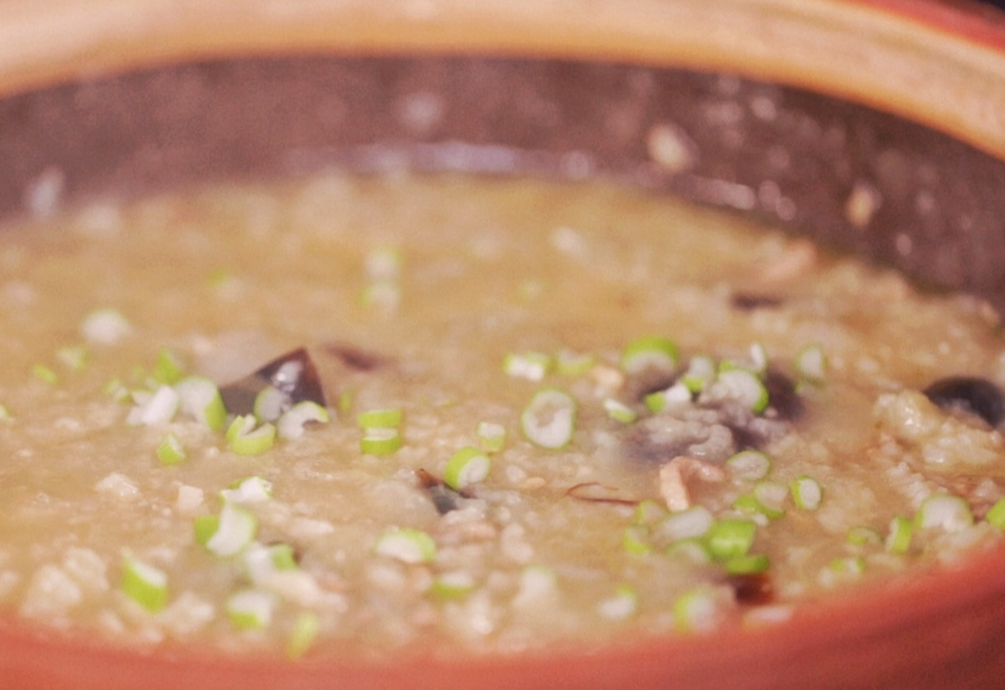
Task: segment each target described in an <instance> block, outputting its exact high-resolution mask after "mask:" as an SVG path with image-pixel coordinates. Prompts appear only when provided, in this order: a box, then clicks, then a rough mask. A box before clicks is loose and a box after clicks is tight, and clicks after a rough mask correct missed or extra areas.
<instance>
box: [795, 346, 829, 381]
mask: <svg viewBox="0 0 1005 690" xmlns="http://www.w3.org/2000/svg"><path fill="white" fill-rule="evenodd" d="M795 369H796V372H797V373H798V374H799V376H800V377H801V378H803V379H804V380H806V381H810V382H811V383H822V382H823V381H824V380H825V379H826V378H827V357H826V356H825V355H824V351H823V348H822V347H820V345H817V344H816V343H814V344H811V345H805V346H803V347H802V349H800V350H799V352H797V353H796V359H795Z"/></svg>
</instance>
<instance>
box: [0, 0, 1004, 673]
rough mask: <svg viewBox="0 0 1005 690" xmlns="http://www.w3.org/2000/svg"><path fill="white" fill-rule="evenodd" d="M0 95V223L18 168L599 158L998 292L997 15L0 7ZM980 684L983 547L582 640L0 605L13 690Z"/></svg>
mask: <svg viewBox="0 0 1005 690" xmlns="http://www.w3.org/2000/svg"><path fill="white" fill-rule="evenodd" d="M0 95H2V99H0V123H2V126H0V160H2V161H3V162H4V166H3V170H2V171H0V212H2V213H5V214H7V215H12V214H17V213H20V212H23V211H24V210H25V207H26V205H27V206H28V207H30V206H31V205H32V204H33V203H37V200H38V194H37V191H38V189H39V188H40V187H39V186H40V185H49V186H50V187H49V188H50V189H54V190H56V191H57V192H59V195H58V196H59V198H60V199H63V200H73V199H76V198H81V197H86V196H88V195H92V194H96V193H106V192H109V191H111V192H116V193H120V194H124V195H129V194H137V193H142V192H143V191H147V190H151V189H155V188H157V187H163V186H169V185H175V184H179V183H186V184H190V183H193V182H200V181H206V180H211V179H214V178H220V177H234V176H247V175H256V176H257V175H272V174H295V173H300V172H308V171H310V170H312V169H316V168H319V167H321V166H326V165H331V164H338V165H342V166H345V167H348V168H350V169H359V170H373V169H379V168H381V167H382V166H385V165H387V164H388V161H394V163H395V164H400V163H401V162H402V161H404V162H406V163H407V164H408V165H410V166H412V167H415V168H419V169H462V170H467V171H471V172H473V173H477V172H492V173H495V174H536V175H546V176H552V177H581V176H584V175H601V176H610V177H616V178H621V179H627V180H630V181H631V182H633V183H634V184H639V185H645V186H649V187H652V188H657V189H665V190H667V191H669V192H672V193H676V194H681V195H684V196H687V197H690V198H693V199H696V200H698V201H701V202H704V203H709V204H714V205H719V206H723V207H726V208H730V209H733V210H737V211H740V212H743V213H747V214H753V215H757V216H761V217H764V218H767V219H769V220H771V221H772V222H775V223H781V224H783V225H786V226H788V227H790V228H792V230H793V231H794V232H802V233H806V234H808V235H810V236H813V237H815V238H817V239H820V240H821V241H823V242H826V243H829V244H832V245H836V246H839V247H842V248H845V249H848V250H851V251H856V252H860V253H862V254H863V255H865V256H868V257H871V258H875V259H877V260H880V261H885V262H889V263H893V264H894V265H896V266H898V267H899V268H901V269H902V270H903V271H905V272H906V273H908V274H909V275H911V276H913V277H915V278H917V279H919V280H920V281H922V282H924V283H925V284H927V285H930V286H933V287H936V288H961V289H965V290H969V291H972V292H974V293H976V294H978V295H980V296H983V297H985V298H987V299H988V300H989V301H991V302H992V303H993V304H994V305H996V306H997V307H999V308H1002V307H1005V261H1003V258H1005V213H1003V210H1005V194H1003V193H1002V190H1005V164H1003V162H1002V159H1003V158H1005V19H1003V16H1002V15H999V14H998V13H996V12H995V11H993V10H986V9H983V8H981V7H980V6H977V5H964V4H962V3H961V4H959V5H956V4H952V3H946V2H937V1H936V0H931V1H926V0H875V1H873V2H868V1H867V0H676V1H674V0H597V1H596V2H585V1H583V0H508V2H489V1H487V0H383V1H382V2H372V1H371V0H312V1H307V0H257V1H253V0H202V1H201V2H198V3H195V2H192V3H166V2H158V1H157V0H88V1H87V2H69V1H65V0H8V2H5V3H4V4H3V6H2V7H0ZM667 142H670V143H671V144H672V146H671V147H670V148H669V149H668V148H666V146H665V144H666V143H667ZM668 150H669V151H671V153H670V154H668V153H667V151H668ZM863 203H864V206H863ZM863 209H865V211H863ZM1003 676H1005V549H999V550H996V551H994V552H992V553H983V554H978V555H975V556H973V557H972V558H971V559H970V560H968V561H966V562H965V563H962V564H960V565H959V566H957V567H955V568H952V569H946V570H942V571H939V572H932V573H926V574H923V575H919V576H918V577H917V578H916V579H915V580H914V581H912V582H910V583H904V582H900V583H898V584H897V585H896V587H893V586H888V587H885V588H876V589H871V590H868V591H864V592H856V593H855V594H854V596H850V597H839V598H835V599H834V600H832V601H828V602H825V603H821V604H820V605H815V606H813V607H807V609H806V610H805V611H801V612H800V613H798V614H797V615H796V616H795V617H794V618H793V619H792V620H790V621H787V622H785V623H781V624H778V625H771V626H765V627H759V628H756V629H733V630H726V631H723V632H720V633H716V634H713V635H709V636H696V637H684V638H672V639H669V638H644V639H626V640H620V641H615V642H612V643H611V645H610V646H609V647H608V648H606V649H603V650H601V651H597V650H592V651H591V652H589V653H587V652H584V651H581V650H576V649H574V648H573V649H570V648H564V647H563V648H555V649H552V648H548V649H541V650H536V651H532V652H527V653H524V654H520V655H519V656H502V657H496V656H491V657H479V658H476V659H471V658H465V657H461V656H458V655H453V654H450V653H449V651H445V653H443V654H442V655H437V656H436V658H435V659H430V658H427V657H425V656H423V657H419V656H414V657H406V658H400V659H393V660H388V661H384V662H379V663H378V662H364V661H359V660H354V659H353V658H336V659H334V660H332V659H327V660H317V661H313V660H309V659H308V660H304V661H300V662H296V663H294V662H289V661H286V660H282V659H260V658H233V657H223V658H221V657H220V656H218V655H214V654H210V653H207V652H201V651H200V650H193V649H168V650H162V651H158V652H157V653H156V654H154V655H150V656H148V655H141V654H139V653H136V652H132V651H128V650H123V649H113V648H109V647H107V646H105V645H103V644H102V643H101V642H96V641H92V640H88V639H86V638H84V637H81V636H79V635H75V634H69V635H62V634H54V633H51V632H50V633H46V632H42V631H38V630H35V629H32V628H30V627H28V626H25V625H24V624H22V623H18V622H16V621H14V620H11V619H7V620H6V621H4V622H3V623H2V624H0V687H5V688H19V689H23V690H35V689H39V690H41V689H43V688H44V689H46V690H52V689H54V688H75V689H76V690H86V689H89V688H94V689H98V688H100V689H101V690H118V689H126V688H143V689H144V690H153V689H155V688H165V689H167V688H187V689H189V690H196V689H199V688H204V689H205V690H229V689H234V690H237V689H240V690H249V689H251V688H269V689H270V690H284V689H291V690H292V689H294V688H296V689H298V690H308V689H315V688H339V689H345V690H349V689H358V688H382V689H386V688H410V689H413V690H420V689H422V688H436V690H449V689H451V688H457V689H461V688H464V689H465V690H484V689H488V688H549V689H556V688H576V689H577V690H595V689H600V688H633V689H634V690H644V689H646V688H671V687H680V688H692V689H697V688H744V690H754V689H756V688H764V689H768V688H770V689H772V690H780V689H783V688H815V689H821V688H841V689H842V690H847V689H849V688H884V689H888V688H910V689H912V690H920V689H922V688H944V687H953V688H997V687H1000V686H1001V680H1000V679H1001V678H1002V677H1003Z"/></svg>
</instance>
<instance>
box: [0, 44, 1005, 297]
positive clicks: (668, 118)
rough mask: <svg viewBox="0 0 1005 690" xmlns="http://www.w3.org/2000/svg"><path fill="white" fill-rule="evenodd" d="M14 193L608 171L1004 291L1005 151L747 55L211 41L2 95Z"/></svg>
mask: <svg viewBox="0 0 1005 690" xmlns="http://www.w3.org/2000/svg"><path fill="white" fill-rule="evenodd" d="M0 122H3V123H4V126H3V127H2V128H0V159H2V160H4V161H5V163H6V164H5V166H4V169H3V174H2V175H0V212H3V213H6V214H11V213H16V212H17V211H19V210H20V209H22V208H23V206H24V204H25V203H26V199H28V198H30V197H31V190H32V189H37V188H38V183H39V182H40V181H43V182H46V183H47V184H49V185H54V184H55V185H57V186H58V185H61V188H62V190H63V192H64V194H65V196H66V197H68V198H76V197H80V196H88V195H93V194H97V193H101V192H104V191H107V190H113V191H118V192H124V193H136V192H138V191H141V190H144V189H150V188H158V187H163V186H165V185H174V184H184V183H188V182H193V181H199V180H206V179H211V178H218V177H229V176H259V175H271V174H276V173H279V174H289V173H299V172H307V171H310V170H314V169H317V168H319V167H322V166H327V165H332V164H337V165H341V166H345V167H348V168H350V169H355V170H373V169H379V168H383V167H387V166H394V165H401V164H405V165H408V166H410V167H413V168H417V169H423V170H427V169H428V170H435V169H462V170H472V171H477V172H484V173H494V174H516V173H533V174H544V175H549V176H566V177H579V176H583V175H604V176H613V177H617V178H624V179H627V180H629V181H631V182H634V183H638V184H643V185H645V186H649V187H653V188H657V189H666V190H671V191H673V192H675V193H679V194H682V195H684V196H686V197H689V198H692V199H695V200H698V201H701V202H705V203H710V204H714V205H719V206H724V207H727V208H732V209H735V210H738V211H741V212H744V213H752V214H755V215H757V216H760V217H763V218H767V219H769V220H773V221H780V222H782V223H783V224H785V225H787V226H789V227H791V228H794V229H798V230H800V231H804V232H808V233H809V234H811V235H812V236H814V237H815V238H818V239H820V240H822V241H824V242H825V243H828V244H832V245H834V246H837V247H841V248H844V249H850V250H854V251H857V252H860V253H862V254H864V255H866V256H869V257H874V258H877V259H880V260H882V261H885V262H889V263H892V264H894V265H896V266H898V267H900V268H902V269H903V270H904V271H905V272H906V273H908V274H909V275H911V276H913V277H915V278H916V279H918V280H919V281H921V282H923V283H925V284H927V285H931V286H936V287H951V288H963V289H967V290H971V291H973V292H975V293H976V294H978V295H981V296H983V297H986V298H987V299H989V300H990V301H991V302H992V303H993V304H995V305H996V306H997V307H999V308H1005V261H1003V259H1005V214H1003V207H1005V197H1003V195H1002V194H1001V190H1003V189H1005V164H1003V163H1002V162H1001V161H999V160H997V159H994V158H992V157H990V156H988V155H986V154H984V153H981V152H979V151H977V150H975V149H973V148H971V147H969V146H967V145H964V144H961V143H959V142H957V141H954V140H952V139H950V138H948V137H946V136H943V135H940V134H937V133H934V132H932V131H930V130H927V129H925V128H922V127H920V126H918V125H915V124H912V123H909V122H906V121H904V120H901V119H898V118H895V117H893V116H891V115H887V114H883V113H879V112H876V111H873V110H870V109H867V108H865V107H863V106H858V105H853V104H849V103H845V102H841V101H838V100H835V99H833V98H829V97H823V96H820V95H816V94H811V93H808V92H805V91H799V90H795V89H791V88H783V87H777V86H772V85H767V84H762V83H757V82H753V81H750V80H746V79H740V78H736V77H731V76H714V75H708V74H701V73H695V72H688V71H681V70H673V69H659V68H644V67H637V66H626V65H601V64H591V63H587V62H571V61H551V62H540V61H525V60H493V59H485V58H456V57H455V58H446V57H425V58H422V59H407V58H400V57H388V58H376V57H367V58H362V57H361V58H324V57H314V58H289V59H280V58H275V59H266V58H259V59H252V60H243V61H222V62H204V63H199V64H192V65H186V66H181V67H169V68H162V69H157V70H153V71H146V72H141V73H136V74H127V75H123V76H116V77H111V78H106V79H102V80H96V81H90V82H86V83H81V84H74V85H64V86H60V87H57V88H54V89H51V90H45V91H38V92H32V93H27V94H21V95H17V96H12V97H8V98H7V99H6V100H3V101H0Z"/></svg>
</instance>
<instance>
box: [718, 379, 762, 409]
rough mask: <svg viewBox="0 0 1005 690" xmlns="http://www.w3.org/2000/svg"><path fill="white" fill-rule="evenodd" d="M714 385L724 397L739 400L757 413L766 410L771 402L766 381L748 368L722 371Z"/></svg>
mask: <svg viewBox="0 0 1005 690" xmlns="http://www.w3.org/2000/svg"><path fill="white" fill-rule="evenodd" d="M713 385H714V386H715V387H716V388H717V389H718V390H719V391H720V394H721V395H723V396H724V397H727V398H730V399H732V400H735V401H737V402H738V403H740V404H741V405H743V406H745V407H747V408H748V409H750V410H751V411H752V412H754V413H757V414H760V413H761V412H764V410H766V409H767V407H768V403H769V402H770V401H769V398H768V389H767V388H766V387H765V385H764V382H763V381H761V379H760V377H759V376H758V375H757V374H756V373H754V372H752V371H748V370H747V369H726V370H725V371H720V372H719V374H718V376H717V377H716V380H715V383H714V384H713Z"/></svg>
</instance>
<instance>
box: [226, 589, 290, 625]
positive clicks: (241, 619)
mask: <svg viewBox="0 0 1005 690" xmlns="http://www.w3.org/2000/svg"><path fill="white" fill-rule="evenodd" d="M277 603H278V600H277V598H276V595H274V594H272V593H271V592H265V591H262V590H259V589H242V590H240V591H238V592H235V593H234V594H232V595H231V596H230V597H229V598H228V599H227V604H226V610H227V618H229V619H230V622H231V623H233V624H234V625H235V626H236V627H237V628H239V629H241V630H261V629H262V628H267V627H268V626H269V623H271V622H272V614H273V612H274V611H275V609H276V604H277Z"/></svg>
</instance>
